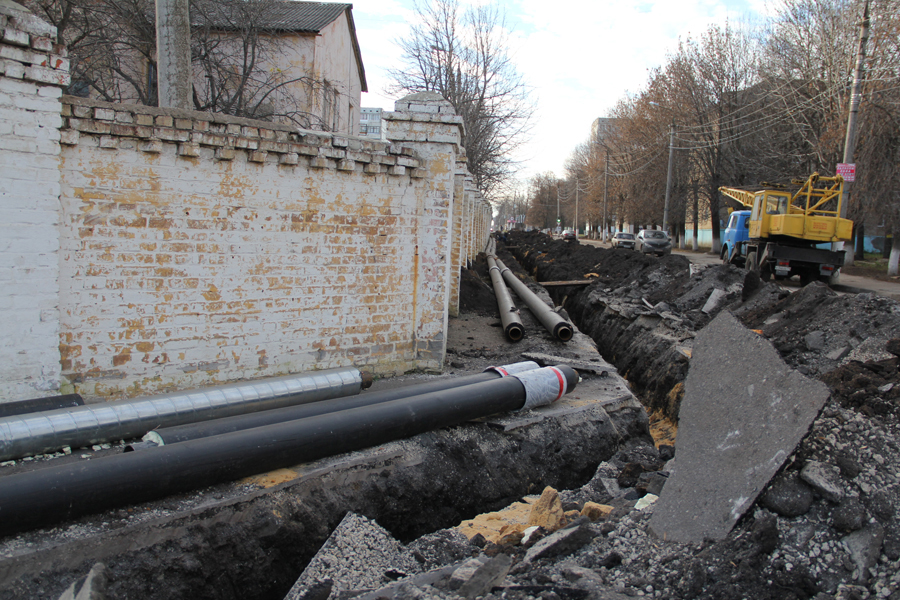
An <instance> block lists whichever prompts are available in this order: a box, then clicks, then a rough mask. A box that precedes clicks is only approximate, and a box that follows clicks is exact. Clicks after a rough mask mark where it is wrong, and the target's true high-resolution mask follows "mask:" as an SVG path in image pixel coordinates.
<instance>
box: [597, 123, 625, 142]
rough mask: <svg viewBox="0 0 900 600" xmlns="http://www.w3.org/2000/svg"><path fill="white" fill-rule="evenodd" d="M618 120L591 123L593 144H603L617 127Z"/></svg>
mask: <svg viewBox="0 0 900 600" xmlns="http://www.w3.org/2000/svg"><path fill="white" fill-rule="evenodd" d="M618 121H619V120H618V119H608V118H600V119H594V122H593V123H591V139H592V140H594V141H595V142H604V141H605V140H606V138H608V137H609V136H610V135H612V134H613V133H614V132H615V130H616V127H617V126H618Z"/></svg>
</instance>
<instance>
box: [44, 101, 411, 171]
mask: <svg viewBox="0 0 900 600" xmlns="http://www.w3.org/2000/svg"><path fill="white" fill-rule="evenodd" d="M61 102H62V112H61V114H62V117H63V126H62V128H61V129H62V131H61V139H60V144H62V145H64V146H75V145H78V144H79V143H81V142H82V141H83V140H84V139H95V138H99V139H98V140H97V143H98V144H99V146H100V147H101V148H107V149H112V150H114V149H118V148H123V149H124V148H125V147H134V144H135V143H137V144H138V147H139V149H140V150H142V151H144V152H149V153H160V152H162V150H163V145H164V144H166V143H170V144H177V153H178V155H179V156H183V157H188V158H189V157H196V156H199V153H200V149H201V148H204V147H205V148H213V149H214V150H215V158H216V159H217V160H233V159H234V158H235V156H236V152H237V151H242V152H246V153H247V160H248V161H249V162H255V163H266V162H271V161H277V162H278V164H282V165H288V166H292V165H299V164H300V163H301V160H303V161H304V162H305V163H307V165H308V166H309V167H310V168H324V169H337V170H338V171H347V172H352V171H356V170H357V164H358V163H359V164H362V165H363V167H362V170H363V172H364V173H367V174H378V173H386V174H388V175H409V176H410V177H413V178H421V177H424V176H425V175H426V173H425V170H424V169H423V168H422V167H423V165H422V161H421V160H420V159H419V158H418V156H417V153H416V151H415V150H414V148H413V147H412V146H409V145H405V144H400V143H392V142H382V141H378V140H372V139H370V138H362V137H356V136H346V135H341V134H336V133H332V132H323V131H312V130H304V129H298V128H295V127H291V126H287V125H283V124H281V123H272V122H269V121H260V120H255V119H246V118H242V117H233V116H230V115H223V114H218V113H208V112H200V111H193V110H184V109H176V108H159V107H154V106H145V105H142V104H120V103H113V102H105V101H102V100H95V99H89V98H79V97H76V96H63V97H62V99H61Z"/></svg>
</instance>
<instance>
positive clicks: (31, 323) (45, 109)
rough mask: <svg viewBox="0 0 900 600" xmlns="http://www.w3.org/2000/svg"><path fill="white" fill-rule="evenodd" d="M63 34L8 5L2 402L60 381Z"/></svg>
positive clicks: (1, 87)
mask: <svg viewBox="0 0 900 600" xmlns="http://www.w3.org/2000/svg"><path fill="white" fill-rule="evenodd" d="M68 66H69V65H68V60H67V59H66V58H65V51H64V49H61V48H59V47H58V46H57V45H56V29H55V28H54V27H51V26H49V25H47V24H46V23H44V22H43V21H41V20H39V19H36V18H35V17H33V16H32V15H30V14H28V13H23V12H20V11H18V10H15V9H13V8H11V7H9V6H6V5H0V285H2V287H3V294H2V295H0V340H2V341H0V400H3V399H25V398H34V397H39V396H47V395H53V394H54V393H56V390H57V389H58V388H59V385H60V364H59V310H58V301H59V285H58V271H59V269H58V253H57V251H58V248H59V234H58V230H57V222H58V212H59V167H58V156H59V125H60V115H59V111H60V102H59V97H60V89H61V88H60V86H62V85H65V84H67V83H68V77H69V76H68Z"/></svg>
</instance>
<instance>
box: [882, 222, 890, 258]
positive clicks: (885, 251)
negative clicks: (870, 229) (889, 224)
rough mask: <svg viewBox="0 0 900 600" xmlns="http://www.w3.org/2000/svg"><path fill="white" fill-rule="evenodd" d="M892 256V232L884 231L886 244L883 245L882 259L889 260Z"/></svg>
mask: <svg viewBox="0 0 900 600" xmlns="http://www.w3.org/2000/svg"><path fill="white" fill-rule="evenodd" d="M890 255H891V232H890V231H888V230H887V229H885V230H884V242H882V244H881V258H888V257H889V256H890Z"/></svg>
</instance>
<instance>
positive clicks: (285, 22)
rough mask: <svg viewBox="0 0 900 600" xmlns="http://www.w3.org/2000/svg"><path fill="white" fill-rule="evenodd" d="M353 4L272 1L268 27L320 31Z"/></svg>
mask: <svg viewBox="0 0 900 600" xmlns="http://www.w3.org/2000/svg"><path fill="white" fill-rule="evenodd" d="M352 8H353V5H352V4H332V3H330V2H294V1H291V0H288V1H283V2H278V1H276V2H271V3H270V4H269V10H267V11H266V24H265V28H266V29H275V30H280V31H296V32H298V33H319V32H320V31H322V29H324V28H325V26H326V25H329V24H331V23H332V22H334V20H335V19H337V18H338V17H339V16H341V14H342V13H343V12H344V11H347V10H350V9H352Z"/></svg>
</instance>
